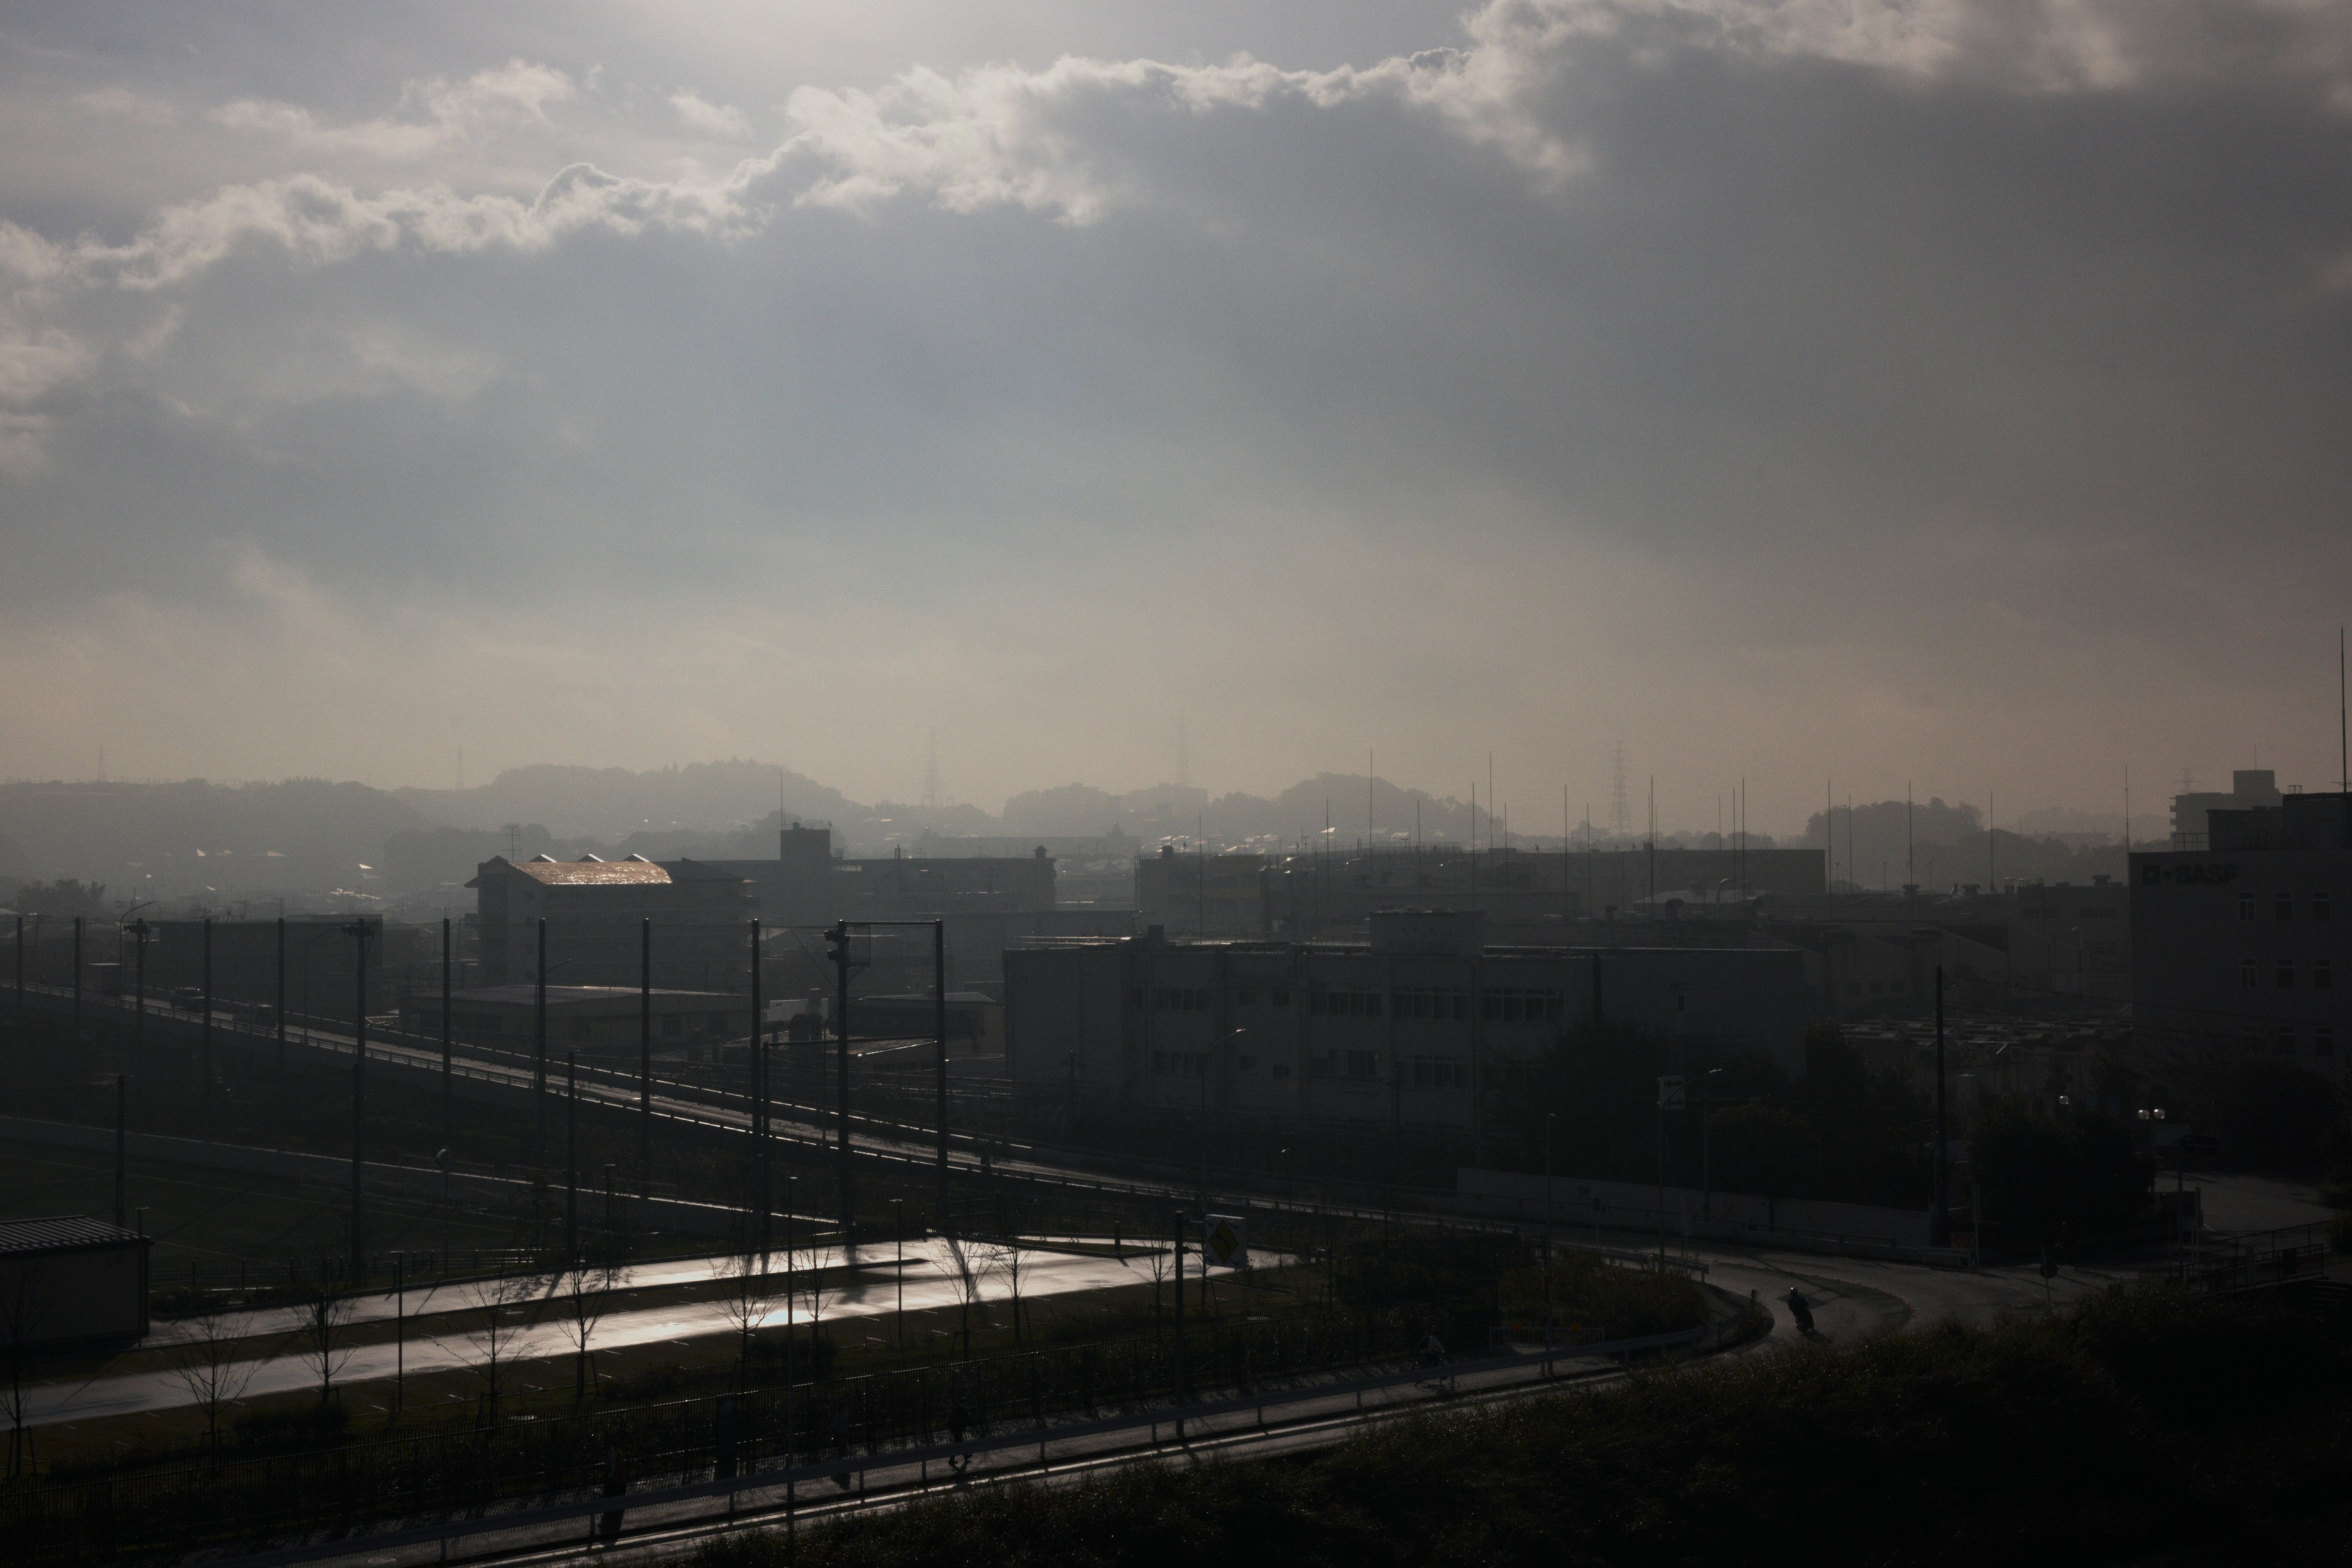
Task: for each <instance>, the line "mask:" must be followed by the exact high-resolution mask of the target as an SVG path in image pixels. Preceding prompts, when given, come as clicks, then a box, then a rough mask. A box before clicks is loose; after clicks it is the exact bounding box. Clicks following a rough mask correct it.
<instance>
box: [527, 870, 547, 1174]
mask: <svg viewBox="0 0 2352 1568" xmlns="http://www.w3.org/2000/svg"><path fill="white" fill-rule="evenodd" d="M530 1115H531V1124H530V1163H532V1164H534V1165H538V1166H541V1167H542V1168H543V1167H544V1166H545V1165H546V1163H547V917H546V916H545V915H541V916H540V917H539V983H538V990H537V992H536V994H535V995H534V997H533V1000H532V1006H531V1016H530Z"/></svg>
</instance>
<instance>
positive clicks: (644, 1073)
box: [637, 915, 654, 1198]
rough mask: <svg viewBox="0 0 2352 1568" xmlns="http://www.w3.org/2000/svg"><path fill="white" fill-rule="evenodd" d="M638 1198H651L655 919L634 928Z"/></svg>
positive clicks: (647, 918) (652, 1164)
mask: <svg viewBox="0 0 2352 1568" xmlns="http://www.w3.org/2000/svg"><path fill="white" fill-rule="evenodd" d="M637 1195H638V1196H639V1197H641V1198H650V1197H652V1196H653V1195H654V918H653V916H651V915H647V916H646V918H645V921H643V923H641V924H640V925H639V926H638V928H637Z"/></svg>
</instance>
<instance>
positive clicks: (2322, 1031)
mask: <svg viewBox="0 0 2352 1568" xmlns="http://www.w3.org/2000/svg"><path fill="white" fill-rule="evenodd" d="M2311 1054H2312V1055H2313V1056H2315V1057H2332V1056H2334V1055H2335V1054H2336V1031H2335V1030H2333V1029H2331V1028H2329V1027H2328V1026H2326V1025H2325V1024H2322V1025H2320V1026H2319V1027H2317V1028H2316V1029H2314V1030H2312V1031H2311Z"/></svg>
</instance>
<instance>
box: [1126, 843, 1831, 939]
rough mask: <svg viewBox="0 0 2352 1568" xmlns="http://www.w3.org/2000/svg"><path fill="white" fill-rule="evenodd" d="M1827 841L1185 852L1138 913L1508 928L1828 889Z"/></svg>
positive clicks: (1232, 923) (1304, 925)
mask: <svg viewBox="0 0 2352 1568" xmlns="http://www.w3.org/2000/svg"><path fill="white" fill-rule="evenodd" d="M1824 877H1825V867H1824V862H1823V857H1822V852H1821V851H1820V850H1818V849H1739V848H1723V849H1668V848H1659V847H1644V848H1641V849H1633V850H1622V851H1614V850H1600V849H1591V850H1584V849H1576V850H1569V851H1566V852H1561V851H1557V850H1550V851H1536V850H1525V849H1486V850H1479V851H1475V852H1473V851H1470V850H1465V849H1460V848H1454V847H1440V848H1418V849H1416V848H1412V847H1395V848H1390V849H1382V850H1379V851H1377V852H1373V851H1367V850H1363V849H1356V850H1352V851H1349V850H1331V851H1308V852H1304V853H1300V854H1295V855H1280V856H1272V855H1255V854H1227V855H1211V854H1205V853H1199V852H1196V853H1193V854H1190V855H1186V854H1180V853H1179V852H1178V851H1177V850H1176V848H1175V847H1174V846H1172V845H1171V846H1164V847H1162V848H1161V849H1160V853H1159V854H1158V855H1155V856H1149V857H1146V858H1144V859H1143V860H1141V861H1139V863H1138V864H1137V866H1136V873H1135V898H1136V909H1137V915H1138V919H1139V921H1141V923H1143V924H1145V925H1147V926H1152V925H1156V926H1159V927H1160V928H1162V929H1163V930H1165V931H1168V932H1169V933H1171V935H1178V936H1192V937H1202V936H1207V937H1270V936H1307V937H1312V936H1332V935H1353V934H1356V933H1360V932H1361V931H1363V930H1364V929H1365V922H1366V921H1368V920H1369V919H1370V917H1371V915H1372V914H1373V913H1374V912H1375V911H1377V910H1391V909H1394V908H1396V907H1397V906H1398V905H1400V904H1411V905H1412V906H1414V907H1416V908H1422V909H1443V910H1481V911H1483V912H1484V913H1485V914H1486V916H1487V917H1488V919H1489V920H1490V921H1493V922H1494V924H1495V926H1496V929H1497V930H1504V929H1514V928H1517V927H1521V926H1526V925H1528V924H1531V923H1536V922H1543V921H1549V922H1552V923H1559V922H1561V921H1570V920H1574V919H1577V918H1580V917H1583V918H1591V919H1603V918H1607V917H1609V916H1610V915H1612V914H1614V913H1622V914H1628V915H1630V914H1632V913H1633V912H1634V911H1636V910H1661V909H1663V908H1664V906H1665V904H1667V903H1668V902H1669V901H1670V900H1678V901H1680V902H1681V903H1683V904H1685V905H1692V906H1696V905H1701V904H1706V905H1732V906H1741V905H1746V904H1748V903H1750V902H1752V901H1754V900H1758V899H1759V898H1795V899H1802V898H1811V897H1818V896H1820V895H1821V894H1822V891H1823V890H1824V888H1825V886H1826V883H1825V881H1824Z"/></svg>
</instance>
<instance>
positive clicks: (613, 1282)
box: [557, 1263, 628, 1399]
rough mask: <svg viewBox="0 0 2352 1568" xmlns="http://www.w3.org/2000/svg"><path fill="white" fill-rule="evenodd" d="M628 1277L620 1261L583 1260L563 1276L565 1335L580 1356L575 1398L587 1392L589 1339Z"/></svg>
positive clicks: (560, 1295)
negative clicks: (617, 1290)
mask: <svg viewBox="0 0 2352 1568" xmlns="http://www.w3.org/2000/svg"><path fill="white" fill-rule="evenodd" d="M627 1278H628V1270H627V1269H625V1268H622V1267H621V1266H620V1265H619V1264H617V1263H585V1264H582V1265H581V1266H580V1267H578V1268H574V1269H572V1271H571V1272H570V1273H569V1274H567V1275H565V1276H564V1277H563V1285H562V1289H561V1290H560V1291H559V1293H558V1296H557V1300H559V1301H561V1302H562V1306H563V1335H564V1338H566V1339H568V1340H570V1341H571V1342H572V1350H573V1351H574V1352H576V1354H577V1357H578V1360H577V1362H576V1363H575V1366H574V1369H573V1373H572V1398H574V1399H579V1398H582V1397H584V1396H585V1395H586V1394H587V1392H588V1342H589V1341H591V1340H593V1339H594V1338H595V1337H596V1325H597V1324H598V1323H599V1322H600V1321H603V1319H604V1310H605V1309H606V1308H607V1307H609V1306H610V1305H611V1304H612V1297H613V1292H614V1290H616V1289H620V1287H621V1284H622V1282H623V1281H624V1280H625V1279H627Z"/></svg>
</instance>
